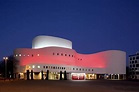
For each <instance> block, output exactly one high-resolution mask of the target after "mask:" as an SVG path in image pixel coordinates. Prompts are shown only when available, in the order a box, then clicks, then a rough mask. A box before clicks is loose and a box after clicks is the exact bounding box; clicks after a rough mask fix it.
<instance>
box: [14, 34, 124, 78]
mask: <svg viewBox="0 0 139 92" xmlns="http://www.w3.org/2000/svg"><path fill="white" fill-rule="evenodd" d="M88 45H89V44H88ZM86 49H87V48H86ZM14 57H15V60H16V61H17V65H16V67H17V70H16V74H17V75H18V77H19V78H20V79H25V80H26V79H27V80H29V79H42V80H66V79H69V80H92V79H116V80H120V79H125V74H126V53H125V52H124V51H119V50H108V51H102V52H98V53H94V54H80V53H77V52H76V51H75V50H73V49H72V42H71V41H69V40H66V39H63V38H59V37H53V36H37V37H35V38H34V39H33V42H32V48H17V49H15V50H14Z"/></svg>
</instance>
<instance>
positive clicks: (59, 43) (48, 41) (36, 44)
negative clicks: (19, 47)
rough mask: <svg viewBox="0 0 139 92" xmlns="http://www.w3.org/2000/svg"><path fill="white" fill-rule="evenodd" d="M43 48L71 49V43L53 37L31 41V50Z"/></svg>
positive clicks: (38, 37) (36, 38)
mask: <svg viewBox="0 0 139 92" xmlns="http://www.w3.org/2000/svg"><path fill="white" fill-rule="evenodd" d="M44 47H63V48H69V49H72V42H71V41H69V40H66V39H63V38H59V37H53V36H37V37H35V38H34V39H33V42H32V48H33V49H38V48H44Z"/></svg>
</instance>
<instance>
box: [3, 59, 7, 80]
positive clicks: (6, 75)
mask: <svg viewBox="0 0 139 92" xmlns="http://www.w3.org/2000/svg"><path fill="white" fill-rule="evenodd" d="M3 59H4V61H5V79H6V78H7V60H8V57H3Z"/></svg>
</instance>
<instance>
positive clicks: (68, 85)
mask: <svg viewBox="0 0 139 92" xmlns="http://www.w3.org/2000/svg"><path fill="white" fill-rule="evenodd" d="M0 92H139V81H138V82H137V81H116V80H91V81H69V80H67V81H64V80H62V81H47V80H29V81H26V80H14V81H13V80H11V81H8V80H7V81H4V80H1V81H0Z"/></svg>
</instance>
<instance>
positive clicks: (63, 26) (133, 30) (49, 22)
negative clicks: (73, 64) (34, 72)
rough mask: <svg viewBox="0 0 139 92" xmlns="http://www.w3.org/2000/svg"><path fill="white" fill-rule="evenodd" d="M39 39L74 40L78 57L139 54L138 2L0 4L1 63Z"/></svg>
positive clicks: (28, 0) (27, 0) (22, 0)
mask: <svg viewBox="0 0 139 92" xmlns="http://www.w3.org/2000/svg"><path fill="white" fill-rule="evenodd" d="M38 35H49V36H57V37H61V38H65V39H68V40H71V41H72V42H73V49H75V50H76V51H77V52H79V53H88V54H91V53H96V52H100V51H105V50H122V51H126V52H127V56H128V55H131V54H135V53H136V51H139V0H0V60H2V57H3V56H9V55H12V54H13V50H14V49H16V48H31V46H32V40H33V38H34V37H35V36H38Z"/></svg>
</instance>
